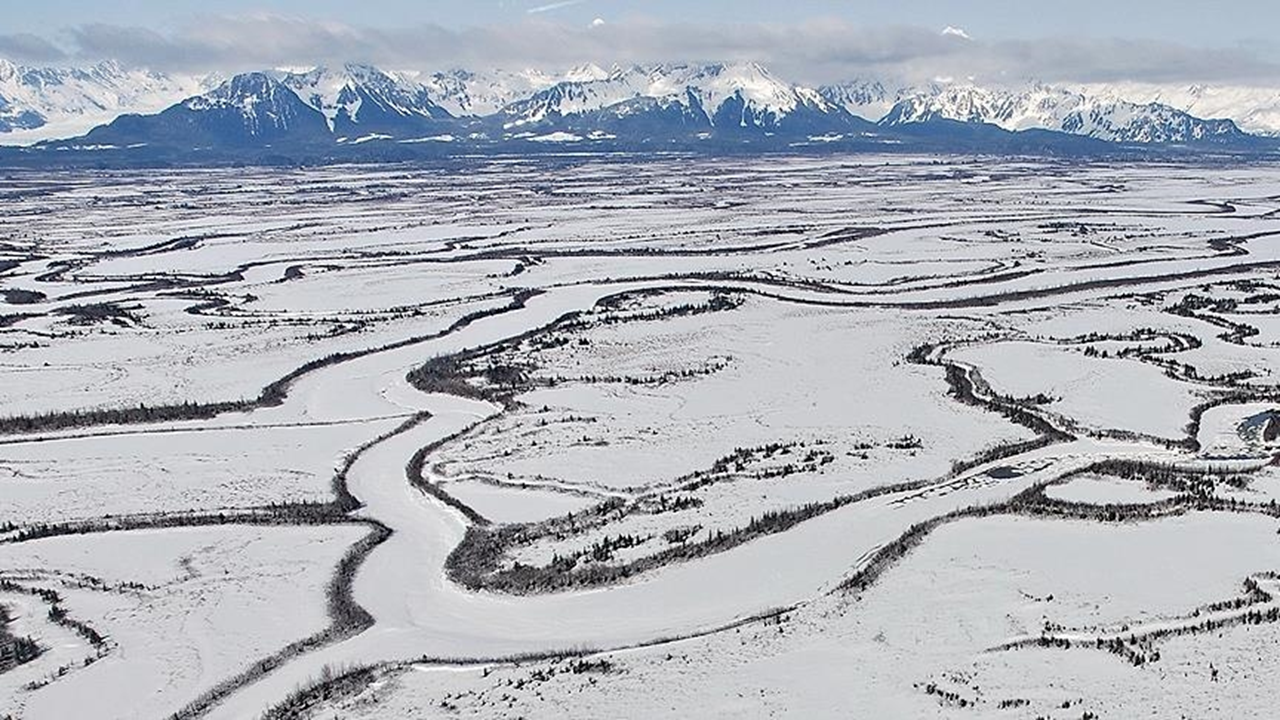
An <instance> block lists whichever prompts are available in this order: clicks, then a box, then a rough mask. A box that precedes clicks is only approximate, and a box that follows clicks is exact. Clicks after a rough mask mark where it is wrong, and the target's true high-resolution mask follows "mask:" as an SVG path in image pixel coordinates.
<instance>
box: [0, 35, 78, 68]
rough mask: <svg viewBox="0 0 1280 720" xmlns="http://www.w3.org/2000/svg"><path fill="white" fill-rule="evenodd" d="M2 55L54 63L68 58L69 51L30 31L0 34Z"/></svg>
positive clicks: (15, 58)
mask: <svg viewBox="0 0 1280 720" xmlns="http://www.w3.org/2000/svg"><path fill="white" fill-rule="evenodd" d="M0 57H4V58H7V59H10V60H16V61H18V62H31V63H53V62H61V61H63V60H66V59H67V53H66V51H65V50H63V49H62V48H60V47H58V46H57V45H54V44H53V43H52V42H50V41H49V40H47V39H45V38H42V37H40V36H38V35H32V34H30V33H17V34H13V35H0Z"/></svg>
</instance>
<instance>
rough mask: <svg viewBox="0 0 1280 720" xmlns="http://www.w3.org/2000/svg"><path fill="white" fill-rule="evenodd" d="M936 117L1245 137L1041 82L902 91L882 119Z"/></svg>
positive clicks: (1131, 138)
mask: <svg viewBox="0 0 1280 720" xmlns="http://www.w3.org/2000/svg"><path fill="white" fill-rule="evenodd" d="M938 118H941V119H947V120H958V121H961V122H969V123H987V124H991V125H996V126H998V127H1001V128H1004V129H1005V130H1014V131H1016V130H1030V129H1041V130H1053V131H1057V132H1064V133H1069V134H1072V135H1084V136H1086V137H1091V138H1097V139H1099V140H1107V141H1110V142H1124V143H1179V144H1186V143H1222V142H1231V141H1238V140H1241V139H1243V138H1244V133H1243V132H1242V131H1241V130H1240V129H1239V128H1238V127H1236V125H1235V123H1233V122H1232V121H1230V120H1216V119H1215V120H1204V119H1200V118H1197V117H1193V116H1191V115H1189V114H1187V113H1185V112H1182V111H1181V110H1176V109H1174V108H1172V107H1169V106H1167V105H1161V104H1158V103H1148V104H1144V105H1140V104H1137V103H1131V102H1127V101H1124V100H1116V99H1109V98H1105V97H1098V96H1090V95H1085V94H1083V93H1080V92H1076V91H1073V90H1068V89H1063V88H1053V87H1049V86H1044V85H1036V86H1033V87H1030V88H1028V89H1025V90H1004V89H992V88H982V87H978V86H976V85H971V84H962V85H956V84H947V85H935V86H932V87H929V88H926V89H923V90H915V91H905V92H900V93H899V98H898V100H897V101H896V102H895V103H894V104H893V106H892V107H891V108H890V109H889V111H888V112H887V113H886V114H885V116H884V117H883V118H881V119H880V123H881V125H885V126H893V125H903V124H908V123H918V122H926V121H929V120H932V119H938Z"/></svg>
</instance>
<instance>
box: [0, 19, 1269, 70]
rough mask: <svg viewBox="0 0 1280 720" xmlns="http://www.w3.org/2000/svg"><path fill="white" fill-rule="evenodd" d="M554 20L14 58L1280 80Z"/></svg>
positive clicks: (211, 24) (173, 43)
mask: <svg viewBox="0 0 1280 720" xmlns="http://www.w3.org/2000/svg"><path fill="white" fill-rule="evenodd" d="M555 5H562V6H563V5H564V0H561V1H560V2H557V3H549V4H548V5H545V6H544V7H551V6H555ZM534 9H537V8H534ZM543 17H544V15H543V14H542V13H538V14H535V15H531V16H526V17H525V19H523V20H522V21H520V22H516V23H512V24H505V25H491V26H483V27H470V28H463V29H457V30H453V29H446V28H442V27H439V26H436V25H423V26H418V27H409V28H397V29H388V28H372V27H363V26H358V25H350V24H344V23H335V22H320V21H315V20H308V19H303V18H297V17H289V16H281V15H269V14H256V15H242V16H213V17H207V18H203V19H201V20H200V21H199V22H197V23H193V24H191V25H188V26H186V27H182V28H179V29H177V30H175V31H172V32H167V33H161V32H157V31H154V30H149V29H143V28H137V27H127V26H120V25H107V24H92V25H81V26H78V27H74V28H71V29H69V30H67V31H66V33H65V35H64V36H63V37H64V38H65V42H66V44H65V46H63V47H58V46H55V45H54V44H52V43H49V42H48V41H47V40H46V39H43V38H37V37H35V36H12V35H11V36H0V55H6V54H14V53H18V52H21V53H25V54H26V56H27V57H28V58H34V59H44V60H48V61H51V62H53V61H59V60H62V59H64V57H65V58H66V59H75V60H94V59H103V58H111V59H118V60H121V61H122V62H126V63H128V64H134V65H141V66H146V67H151V68H155V69H161V70H182V71H204V70H218V71H222V72H233V71H237V70H246V69H255V68H263V67H274V66H283V65H289V66H298V65H312V64H326V63H329V64H331V63H336V62H344V61H353V62H370V63H374V64H379V65H384V66H387V67H390V68H392V69H411V70H439V69H447V68H452V67H471V68H479V69H484V68H493V67H506V68H512V67H526V66H546V67H569V66H572V65H576V64H579V63H583V62H595V63H597V64H600V65H604V66H608V65H610V64H612V63H622V64H627V63H645V62H679V61H690V62H697V61H707V60H716V61H734V60H757V61H760V62H762V63H764V64H765V65H767V66H769V67H770V68H772V69H773V70H775V71H776V72H777V73H778V74H779V75H780V76H782V77H785V78H787V79H794V80H796V81H799V82H807V83H821V82H830V81H838V80H845V79H851V78H856V77H865V76H877V77H889V78H892V79H901V80H906V81H914V80H922V79H929V78H933V77H937V76H940V75H946V76H952V77H970V76H972V77H977V78H981V79H983V80H986V81H1000V80H1008V81H1010V82H1014V81H1021V80H1025V79H1038V80H1045V81H1081V82H1091V81H1112V80H1135V81H1150V82H1212V81H1236V82H1249V81H1253V80H1256V81H1259V82H1275V78H1276V77H1280V68H1278V67H1277V65H1276V64H1274V63H1272V62H1270V61H1268V60H1265V59H1264V58H1263V56H1262V55H1259V54H1258V53H1257V52H1256V51H1255V50H1253V49H1249V48H1227V49H1205V48H1192V47H1186V46H1181V45H1175V44H1169V43H1158V42H1141V41H1131V40H1089V39H1077V38H1065V37H1064V38H1056V39H1055V38H1045V39H1039V40H1035V41H1000V42H993V41H986V40H982V39H970V38H966V37H963V36H961V35H959V34H958V33H956V32H952V33H941V32H939V31H938V30H937V29H929V28H920V27H866V26H859V25H854V24H851V23H847V22H842V21H823V22H806V23H794V24H766V23H741V24H720V25H705V24H691V23H672V22H658V21H652V20H644V19H636V18H632V19H621V20H613V21H610V22H608V23H603V24H588V23H580V24H573V25H570V24H565V23H556V22H551V21H548V20H545V19H543ZM37 56H40V57H37Z"/></svg>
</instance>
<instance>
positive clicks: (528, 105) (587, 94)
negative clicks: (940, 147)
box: [500, 63, 851, 131]
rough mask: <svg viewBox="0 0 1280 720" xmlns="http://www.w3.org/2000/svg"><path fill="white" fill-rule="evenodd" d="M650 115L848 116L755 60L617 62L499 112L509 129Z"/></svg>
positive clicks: (725, 118)
mask: <svg viewBox="0 0 1280 720" xmlns="http://www.w3.org/2000/svg"><path fill="white" fill-rule="evenodd" d="M649 114H656V115H658V116H661V117H666V118H672V119H679V121H680V122H681V123H682V124H684V125H688V126H703V127H705V128H708V129H710V128H716V129H721V130H733V129H747V130H769V131H772V130H777V129H780V128H782V127H784V126H786V125H788V124H793V125H799V124H804V125H806V126H808V127H810V128H818V127H819V126H828V127H830V128H836V127H844V126H847V125H848V124H849V122H850V120H851V118H849V117H848V116H847V113H844V112H843V111H842V110H841V109H840V108H839V107H838V106H836V105H834V104H832V103H830V102H829V101H827V99H825V98H824V97H822V95H820V94H819V93H818V92H817V91H815V90H811V89H809V88H805V87H801V86H797V85H792V84H790V83H786V82H783V81H782V80H779V79H777V78H776V77H774V76H773V75H772V74H771V73H770V72H769V71H768V70H766V69H765V68H763V67H761V66H760V65H759V64H757V63H738V64H732V65H725V64H709V65H655V66H647V67H646V66H631V67H626V68H621V67H615V68H614V69H613V70H611V71H609V72H607V73H604V72H598V73H591V74H590V76H588V77H586V78H584V79H580V80H566V81H563V82H560V83H557V84H555V85H553V86H551V87H549V88H547V89H545V90H542V91H540V92H537V93H534V94H533V95H532V96H531V97H529V98H528V99H525V100H521V101H518V102H515V103H511V104H509V105H507V106H506V107H504V108H503V109H502V111H501V113H500V115H501V116H502V119H503V123H504V126H505V127H506V128H508V129H511V128H521V127H525V126H538V125H544V124H548V123H550V124H555V123H557V122H563V121H566V120H568V121H570V122H577V123H580V122H582V121H584V120H585V121H592V120H594V121H597V122H601V123H604V124H609V125H611V124H617V123H619V122H623V123H625V122H635V120H636V119H637V117H640V116H645V115H649Z"/></svg>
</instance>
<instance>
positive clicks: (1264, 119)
mask: <svg viewBox="0 0 1280 720" xmlns="http://www.w3.org/2000/svg"><path fill="white" fill-rule="evenodd" d="M1078 90H1079V91H1080V92H1081V93H1084V94H1085V95H1090V96H1094V97H1101V98H1108V99H1111V100H1123V101H1128V102H1132V103H1139V104H1148V103H1159V104H1161V105H1168V106H1169V107H1172V108H1175V109H1177V110H1181V111H1183V112H1185V113H1188V114H1190V115H1194V116H1196V117H1214V118H1230V119H1231V120H1232V121H1233V122H1235V124H1236V125H1238V126H1239V127H1240V129H1241V130H1244V131H1245V132H1248V133H1253V134H1255V135H1263V136H1269V137H1280V88H1275V87H1270V88H1268V87H1249V86H1239V85H1204V84H1197V85H1151V84H1141V83H1112V84H1093V85H1082V86H1080V87H1079V88H1078Z"/></svg>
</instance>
